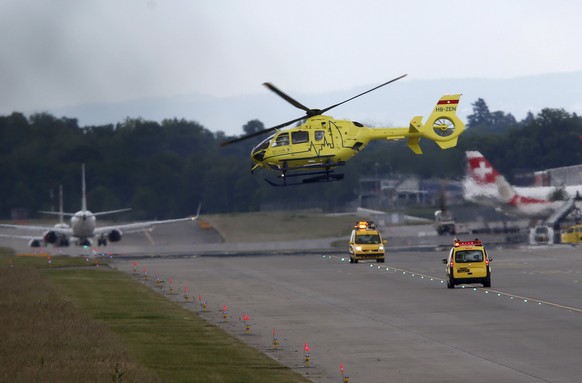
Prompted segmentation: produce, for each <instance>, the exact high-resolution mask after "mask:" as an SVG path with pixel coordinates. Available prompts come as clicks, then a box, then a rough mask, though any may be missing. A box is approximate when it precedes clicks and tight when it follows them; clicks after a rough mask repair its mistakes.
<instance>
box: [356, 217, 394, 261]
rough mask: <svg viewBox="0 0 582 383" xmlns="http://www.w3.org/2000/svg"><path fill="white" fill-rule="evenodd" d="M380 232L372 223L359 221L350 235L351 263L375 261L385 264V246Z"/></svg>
mask: <svg viewBox="0 0 582 383" xmlns="http://www.w3.org/2000/svg"><path fill="white" fill-rule="evenodd" d="M386 242H387V241H386V240H382V236H381V235H380V232H379V231H378V229H377V228H376V225H375V224H374V222H372V221H358V222H356V225H355V226H354V230H352V234H351V235H350V241H349V242H348V245H349V248H348V251H349V253H350V263H358V261H359V260H364V259H375V260H376V262H379V263H383V262H384V245H385V244H386Z"/></svg>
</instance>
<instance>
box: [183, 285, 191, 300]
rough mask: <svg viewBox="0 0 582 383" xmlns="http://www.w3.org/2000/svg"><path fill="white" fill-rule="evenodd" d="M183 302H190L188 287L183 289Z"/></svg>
mask: <svg viewBox="0 0 582 383" xmlns="http://www.w3.org/2000/svg"><path fill="white" fill-rule="evenodd" d="M184 300H185V301H186V302H188V301H189V300H190V296H189V295H188V287H184Z"/></svg>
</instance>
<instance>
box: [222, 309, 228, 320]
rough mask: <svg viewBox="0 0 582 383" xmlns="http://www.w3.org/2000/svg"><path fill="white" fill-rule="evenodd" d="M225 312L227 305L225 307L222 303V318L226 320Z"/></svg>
mask: <svg viewBox="0 0 582 383" xmlns="http://www.w3.org/2000/svg"><path fill="white" fill-rule="evenodd" d="M227 312H228V307H226V305H224V307H223V308H222V318H223V319H224V321H225V322H226V321H227Z"/></svg>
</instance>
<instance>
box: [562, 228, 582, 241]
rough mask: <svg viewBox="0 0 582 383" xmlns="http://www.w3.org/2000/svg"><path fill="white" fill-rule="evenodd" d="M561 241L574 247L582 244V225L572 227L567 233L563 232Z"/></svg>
mask: <svg viewBox="0 0 582 383" xmlns="http://www.w3.org/2000/svg"><path fill="white" fill-rule="evenodd" d="M560 241H561V242H562V243H570V244H573V245H575V244H578V243H582V225H574V226H570V227H569V228H568V229H566V231H562V234H561V236H560Z"/></svg>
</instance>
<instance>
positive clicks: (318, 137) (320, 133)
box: [315, 130, 325, 141]
mask: <svg viewBox="0 0 582 383" xmlns="http://www.w3.org/2000/svg"><path fill="white" fill-rule="evenodd" d="M324 136H325V130H316V131H315V141H321V140H323V137H324Z"/></svg>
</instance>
